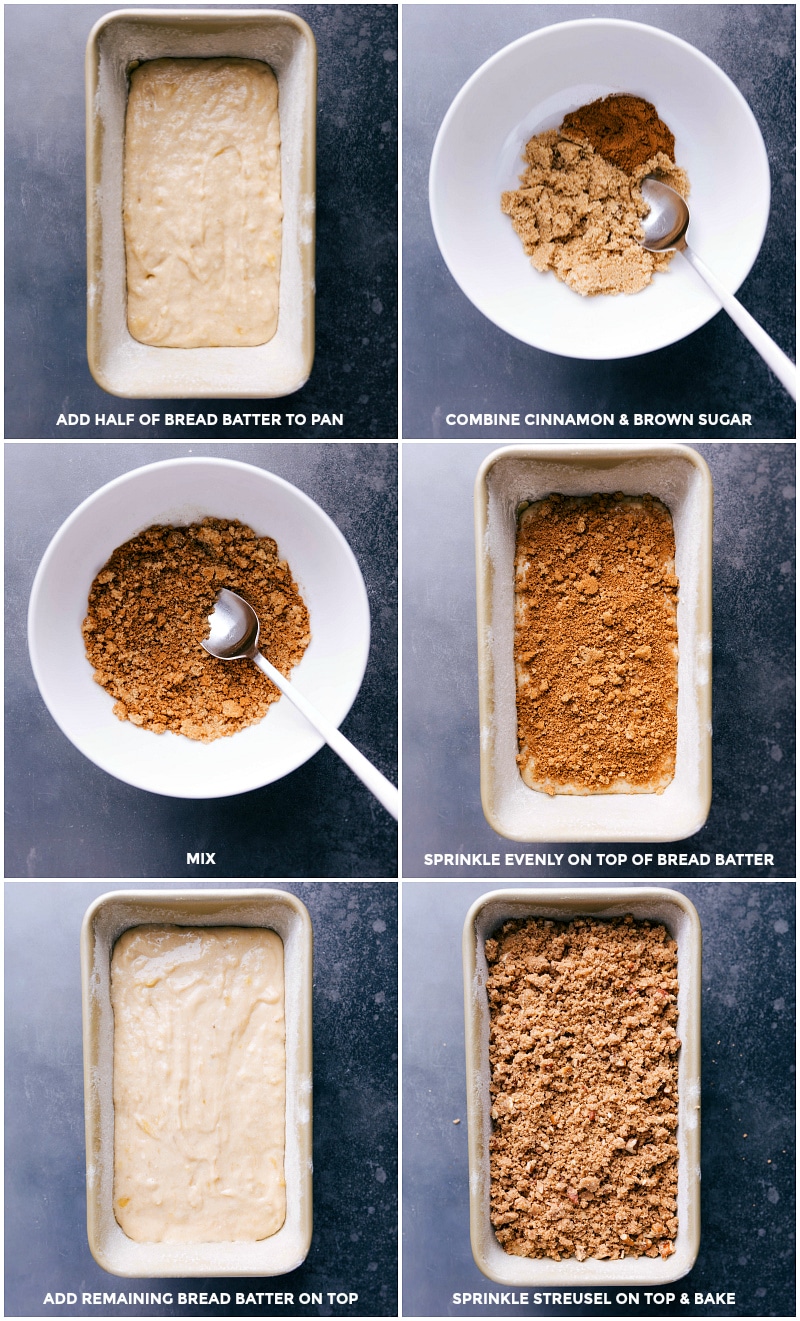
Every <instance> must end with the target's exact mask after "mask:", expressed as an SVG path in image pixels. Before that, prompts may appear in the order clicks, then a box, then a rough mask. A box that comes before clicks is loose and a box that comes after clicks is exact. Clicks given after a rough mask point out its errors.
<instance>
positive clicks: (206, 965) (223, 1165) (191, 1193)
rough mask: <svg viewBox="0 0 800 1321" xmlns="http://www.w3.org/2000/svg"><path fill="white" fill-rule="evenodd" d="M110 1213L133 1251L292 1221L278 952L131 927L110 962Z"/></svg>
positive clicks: (256, 943) (211, 935) (256, 1233)
mask: <svg viewBox="0 0 800 1321" xmlns="http://www.w3.org/2000/svg"><path fill="white" fill-rule="evenodd" d="M111 1003H112V1007H113V1010H114V1214H115V1215H116V1218H117V1220H118V1222H119V1224H120V1226H121V1227H122V1229H123V1230H124V1232H125V1233H126V1234H127V1235H128V1237H129V1238H132V1239H134V1240H135V1241H136V1242H140V1243H164V1242H171V1243H219V1242H234V1241H243V1240H244V1241H255V1240H258V1239H263V1238H268V1237H269V1236H270V1235H271V1234H275V1233H276V1232H277V1231H278V1230H279V1229H280V1227H281V1225H282V1224H283V1222H284V1219H285V1216H286V1191H285V1180H284V1170H283V1163H284V1145H285V1110H286V1053H285V1024H284V973H283V943H282V941H281V939H280V937H279V936H278V935H276V934H275V932H274V931H267V930H264V929H262V928H259V927H175V926H138V927H132V928H131V929H130V930H128V931H126V932H125V933H124V934H123V935H122V936H121V937H120V938H119V940H118V941H117V943H116V945H115V946H114V951H113V955H112V959H111Z"/></svg>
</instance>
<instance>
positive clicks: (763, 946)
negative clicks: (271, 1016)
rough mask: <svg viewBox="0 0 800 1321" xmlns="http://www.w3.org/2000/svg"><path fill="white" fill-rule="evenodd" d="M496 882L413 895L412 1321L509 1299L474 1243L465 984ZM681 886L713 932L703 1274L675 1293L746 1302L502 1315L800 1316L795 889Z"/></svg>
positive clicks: (408, 971)
mask: <svg viewBox="0 0 800 1321" xmlns="http://www.w3.org/2000/svg"><path fill="white" fill-rule="evenodd" d="M492 888H496V887H493V886H491V885H489V884H487V883H486V882H482V883H474V882H473V883H468V882H449V883H447V882H445V883H442V882H440V883H436V882H406V883H404V885H403V895H402V900H403V1310H404V1314H405V1315H406V1316H456V1315H458V1316H463V1315H467V1316H481V1315H484V1316H485V1315H486V1309H485V1308H480V1307H473V1306H471V1305H470V1306H463V1305H462V1306H455V1305H454V1304H453V1303H452V1295H453V1293H454V1292H456V1291H470V1292H472V1291H483V1290H490V1289H492V1288H494V1289H497V1286H493V1285H492V1284H491V1282H490V1281H489V1280H487V1279H486V1278H485V1277H484V1276H483V1275H481V1273H480V1272H479V1270H478V1268H477V1266H476V1265H475V1263H474V1261H473V1259H472V1254H471V1251H470V1243H469V1205H468V1188H469V1179H468V1166H467V1125H466V1083H465V1072H464V1007H463V992H462V979H461V928H462V925H463V922H464V918H465V917H466V914H467V911H468V909H469V907H470V905H471V904H472V903H473V902H474V900H475V899H477V898H478V897H479V895H481V894H484V893H486V891H487V890H489V889H492ZM671 888H675V889H678V890H680V891H681V892H682V893H683V894H685V895H687V896H688V898H689V899H691V901H692V903H694V905H695V907H696V908H697V910H698V912H699V914H700V921H701V924H702V928H703V1056H702V1071H703V1084H702V1176H703V1177H702V1185H701V1208H702V1209H701V1221H702V1225H701V1239H700V1254H699V1256H698V1259H697V1264H696V1266H695V1267H694V1269H693V1270H692V1271H691V1272H690V1274H689V1275H687V1276H685V1277H684V1278H683V1279H682V1280H680V1281H678V1282H677V1284H676V1285H669V1286H667V1287H668V1288H669V1289H670V1290H674V1291H675V1292H676V1294H677V1296H678V1298H679V1297H680V1294H681V1293H688V1295H689V1298H690V1299H692V1300H693V1299H694V1294H695V1292H702V1293H704V1294H706V1293H709V1292H714V1293H716V1292H726V1293H727V1292H735V1294H736V1303H735V1306H733V1307H716V1306H713V1305H711V1306H705V1305H704V1306H700V1307H697V1306H695V1305H694V1303H693V1301H692V1302H690V1303H689V1304H688V1305H687V1306H681V1305H680V1303H679V1302H676V1303H674V1304H673V1305H672V1306H671V1307H669V1308H667V1309H665V1308H664V1307H663V1305H662V1306H661V1307H660V1308H659V1307H652V1306H651V1307H648V1306H647V1305H646V1304H645V1302H644V1296H643V1295H642V1296H641V1298H640V1305H639V1307H631V1308H628V1307H624V1308H617V1307H614V1306H612V1307H610V1308H609V1307H597V1308H594V1307H561V1308H558V1307H544V1306H542V1307H539V1308H537V1307H536V1306H534V1305H529V1306H527V1307H519V1306H517V1307H502V1306H500V1307H492V1308H491V1309H490V1310H491V1315H492V1316H514V1315H517V1316H518V1315H542V1316H554V1315H559V1316H560V1315H574V1316H649V1315H665V1314H666V1313H668V1314H669V1315H670V1316H750V1317H753V1316H758V1317H761V1316H794V1315H795V1300H794V1235H793V1226H794V1211H793V1198H794V1092H795V1085H794V1084H795V1079H794V968H795V953H794V944H795V941H794V931H795V887H794V885H793V884H784V885H770V884H760V883H750V884H743V883H736V882H734V883H733V884H726V883H723V884H720V883H717V882H707V883H701V884H694V885H693V884H681V885H677V886H675V887H671ZM432 1004H435V1005H436V1016H435V1027H434V1026H432V1021H431V1010H430V1007H431V1005H432ZM454 1119H460V1121H461V1122H460V1123H459V1124H454V1123H453V1120H454ZM745 1134H746V1135H747V1136H746V1137H745V1136H744V1135H745ZM516 1292H517V1293H519V1291H516ZM614 1292H615V1291H611V1293H612V1296H613V1293H614Z"/></svg>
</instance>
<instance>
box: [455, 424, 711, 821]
mask: <svg viewBox="0 0 800 1321" xmlns="http://www.w3.org/2000/svg"><path fill="white" fill-rule="evenodd" d="M614 491H622V492H624V493H625V494H626V495H645V494H648V493H649V494H650V495H654V496H657V497H658V499H659V500H661V501H662V502H663V503H664V504H665V505H666V506H667V508H668V509H669V511H670V513H671V514H672V520H673V524H674V528H675V564H676V572H677V575H678V578H679V580H680V592H679V600H678V651H679V659H678V748H677V757H676V765H675V777H674V779H673V781H672V783H671V784H669V785H668V786H667V788H666V789H665V790H664V792H663V793H662V794H589V795H586V796H578V795H570V794H556V795H555V796H554V797H552V798H551V797H549V796H548V795H547V794H545V793H539V792H537V791H536V790H535V789H529V788H528V786H527V785H526V784H525V782H524V780H523V779H522V776H521V775H520V773H519V768H518V766H517V763H516V755H517V710H516V683H515V675H514V553H515V547H516V527H517V510H518V508H519V505H520V503H521V502H522V501H523V500H538V499H542V498H543V497H544V496H546V495H549V494H551V493H552V492H559V493H560V494H562V495H593V494H595V493H598V492H599V493H603V492H614ZM712 519H713V492H712V484H711V474H710V472H709V470H708V467H707V465H706V463H705V461H704V460H703V459H702V458H701V457H700V455H699V454H698V453H697V452H696V451H695V450H693V449H691V448H690V447H689V446H688V445H674V444H660V445H637V444H630V445H627V444H626V445H608V444H605V445H603V444H598V445H588V444H587V445H566V444H563V445H511V446H507V447H505V448H503V449H499V450H496V451H495V452H494V453H493V454H490V455H489V456H488V458H487V459H486V460H485V461H484V463H483V464H482V466H481V468H480V470H479V472H478V476H477V479H476V483H475V546H476V559H477V603H478V685H479V701H480V729H481V739H480V748H481V752H480V757H481V798H482V801H483V810H484V813H485V815H486V819H487V821H488V822H489V824H490V826H491V827H492V829H493V830H496V831H497V833H498V834H499V835H504V836H505V837H506V838H508V839H515V840H527V841H531V842H536V841H543V842H544V841H546V842H551V843H556V842H559V841H565V842H574V841H579V840H592V841H595V842H598V843H599V842H606V841H609V842H611V841H613V842H615V843H621V842H623V841H630V842H639V841H641V842H647V841H659V840H663V841H667V840H677V839H685V838H686V837H687V836H688V835H693V834H694V833H695V832H696V831H697V830H699V829H700V827H701V826H702V825H703V823H704V822H705V819H706V817H707V816H708V811H709V807H710V805H711V538H712Z"/></svg>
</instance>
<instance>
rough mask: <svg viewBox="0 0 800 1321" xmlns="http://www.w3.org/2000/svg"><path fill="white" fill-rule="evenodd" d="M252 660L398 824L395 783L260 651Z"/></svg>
mask: <svg viewBox="0 0 800 1321" xmlns="http://www.w3.org/2000/svg"><path fill="white" fill-rule="evenodd" d="M252 659H253V661H254V663H255V664H256V665H257V666H258V668H259V669H260V670H263V671H264V674H266V675H267V677H268V678H269V679H271V680H272V682H273V683H274V684H275V686H276V687H277V688H280V690H281V692H282V693H285V695H286V696H287V697H288V698H289V701H290V702H293V703H294V705H295V706H296V707H297V709H298V711H300V712H301V714H302V715H304V716H305V718H306V720H308V722H309V723H310V724H312V725H313V726H314V728H315V729H316V731H317V733H318V734H321V735H322V737H323V738H324V740H325V742H326V743H327V744H328V747H330V748H333V751H334V752H335V753H337V754H338V756H340V757H341V759H342V761H343V762H345V764H346V765H347V766H349V767H350V770H351V771H352V772H353V774H354V775H357V776H358V778H359V780H361V782H362V784H365V785H366V786H367V788H368V789H369V791H370V793H373V794H374V795H375V797H376V798H377V800H378V802H379V803H382V804H383V806H384V807H385V808H386V811H387V812H389V813H390V814H391V815H392V816H393V817H394V818H395V820H397V816H398V813H399V811H400V794H399V792H398V790H397V789H395V787H394V785H393V784H392V782H391V780H387V778H386V776H385V775H382V774H381V772H380V771H379V770H378V769H377V767H376V766H373V765H372V762H371V761H367V758H366V757H365V756H364V754H363V752H359V751H358V748H354V747H353V744H352V743H351V742H350V740H349V739H347V738H345V736H344V734H342V733H341V732H340V730H338V729H337V728H336V726H335V725H334V723H333V721H332V720H328V718H327V716H324V715H323V714H322V712H321V711H318V710H317V708H316V707H315V706H313V705H312V703H311V702H309V700H308V698H306V697H304V696H303V694H302V693H299V692H298V691H297V689H296V688H295V687H294V686H293V685H292V684H291V683H290V682H289V680H288V679H287V678H285V677H284V675H282V674H281V672H280V670H276V668H275V666H274V665H272V664H271V662H270V661H268V660H267V659H266V658H265V657H264V656H262V655H261V652H260V651H257V652H256V654H255V655H254V656H253V657H252Z"/></svg>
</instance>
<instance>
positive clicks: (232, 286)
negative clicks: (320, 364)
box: [123, 58, 283, 349]
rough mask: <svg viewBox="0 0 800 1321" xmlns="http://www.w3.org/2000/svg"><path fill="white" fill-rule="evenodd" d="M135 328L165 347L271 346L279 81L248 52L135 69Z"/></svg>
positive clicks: (130, 198) (128, 238) (129, 236)
mask: <svg viewBox="0 0 800 1321" xmlns="http://www.w3.org/2000/svg"><path fill="white" fill-rule="evenodd" d="M123 198H124V200H123V213H124V226H125V254H126V269H127V285H128V329H129V330H130V333H131V335H133V337H134V339H136V340H139V341H140V343H142V344H150V345H154V346H156V347H161V348H186V349H191V348H221V347H245V346H254V345H257V344H265V343H267V341H268V340H270V339H272V337H273V336H274V334H275V332H276V330H277V325H278V304H279V284H280V263H281V228H282V220H283V207H282V203H281V162H280V123H279V116H278V84H277V80H276V78H275V74H274V73H273V71H272V69H270V67H269V65H267V64H264V63H263V62H262V61H260V60H245V59H234V58H231V59H207V60H204V59H159V60H150V61H147V62H146V63H144V64H141V65H139V66H138V68H135V69H134V70H133V71H132V73H131V78H130V93H129V96H128V108H127V114H126V119H125V154H124V181H123Z"/></svg>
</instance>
